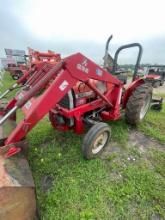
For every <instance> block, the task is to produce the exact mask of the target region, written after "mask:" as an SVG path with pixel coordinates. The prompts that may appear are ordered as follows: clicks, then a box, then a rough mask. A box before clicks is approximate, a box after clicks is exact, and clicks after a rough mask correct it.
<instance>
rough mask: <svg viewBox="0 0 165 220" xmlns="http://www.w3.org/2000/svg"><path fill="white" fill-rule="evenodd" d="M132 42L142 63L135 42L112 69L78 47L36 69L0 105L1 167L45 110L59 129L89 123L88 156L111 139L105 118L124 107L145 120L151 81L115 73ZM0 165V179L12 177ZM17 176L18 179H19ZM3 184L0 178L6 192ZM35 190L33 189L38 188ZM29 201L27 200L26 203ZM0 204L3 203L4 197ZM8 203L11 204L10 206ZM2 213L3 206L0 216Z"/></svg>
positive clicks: (21, 147) (129, 116) (132, 118)
mask: <svg viewBox="0 0 165 220" xmlns="http://www.w3.org/2000/svg"><path fill="white" fill-rule="evenodd" d="M129 47H138V48H139V53H138V58H137V65H138V63H139V62H140V59H141V54H142V51H141V47H140V46H139V44H132V45H127V46H125V47H124V48H120V49H119V51H117V53H116V56H115V59H114V63H113V68H112V69H111V70H107V69H104V68H102V67H100V66H99V65H97V64H96V63H94V62H93V61H92V60H90V59H88V58H87V57H85V56H84V55H83V54H81V53H76V54H73V55H71V56H69V57H66V58H65V59H63V60H61V61H59V62H58V63H57V64H56V65H53V66H51V67H50V66H49V65H48V66H46V67H45V66H44V67H43V68H44V70H43V69H42V70H43V72H42V73H41V75H40V74H39V73H38V71H36V72H34V73H33V74H32V75H31V77H30V78H28V80H27V81H26V83H25V84H24V86H23V87H22V88H20V90H19V92H18V93H17V94H16V95H15V96H14V97H13V98H12V99H11V100H10V101H9V102H8V103H7V104H6V105H5V106H0V107H1V108H0V116H1V118H0V155H1V159H0V163H1V164H2V167H4V163H5V161H6V160H10V159H11V158H16V157H19V155H21V154H20V152H24V151H26V148H27V142H26V139H25V138H26V135H27V134H28V133H29V132H30V131H31V130H32V129H33V127H34V126H35V125H36V124H37V123H38V122H39V121H40V120H41V119H42V118H43V117H44V116H46V115H48V116H49V119H50V123H51V125H52V126H53V127H54V128H55V129H56V130H60V131H68V130H73V131H74V132H75V133H77V134H82V133H83V132H84V131H85V130H86V126H88V127H90V129H89V130H88V132H87V133H86V135H85V137H84V139H83V143H82V153H83V156H84V158H86V159H92V158H95V157H97V156H98V155H99V154H100V153H101V152H102V151H103V150H104V148H105V147H106V146H107V145H109V140H110V137H111V129H110V127H109V126H108V124H107V123H105V122H106V121H115V120H118V119H120V117H121V109H123V110H125V115H126V120H127V122H128V123H131V124H134V125H136V124H137V123H139V122H141V121H142V120H143V118H144V117H145V115H146V113H147V111H148V109H149V107H150V102H151V99H152V87H151V86H150V84H147V83H145V80H143V79H135V77H134V79H133V82H132V83H130V85H129V86H127V88H125V87H124V83H123V81H121V80H120V78H119V77H116V76H115V73H117V75H119V71H117V70H116V66H117V57H118V54H119V52H120V51H121V50H122V49H126V48H129ZM111 71H112V73H111ZM135 73H136V69H135ZM39 75H40V77H39ZM18 109H20V110H22V112H23V114H24V118H23V119H22V120H21V121H20V122H19V123H18V124H17V123H16V112H17V110H18ZM6 126H7V127H8V128H7V129H5V127H6ZM13 155H15V156H14V157H13ZM20 166H21V163H20ZM21 167H22V166H21ZM2 170H4V172H2V171H1V169H0V180H2V179H3V176H4V175H6V176H7V178H9V179H10V182H12V177H11V175H9V173H10V172H7V171H6V169H2ZM17 182H18V184H20V180H18V181H17ZM5 186H6V185H5V184H1V190H4V192H6V191H5ZM26 186H27V185H26ZM29 189H33V184H32V183H29ZM32 194H33V195H34V189H33V193H32ZM6 195H7V194H6ZM29 195H30V193H29ZM23 198H24V197H23ZM28 202H29V200H27V204H29V203H28ZM8 204H11V203H10V202H9V203H8ZM13 204H15V203H13ZM0 205H1V206H2V202H1V204H0ZM27 207H28V205H27V206H26V208H27ZM6 209H10V207H9V206H6ZM34 210H35V202H34V205H33V209H32V211H31V212H30V213H31V214H33V213H34ZM3 214H4V213H1V212H0V219H1V216H3ZM10 217H11V216H10ZM2 219H3V218H2ZM6 219H7V218H6ZM8 219H12V218H8ZM15 219H19V218H15ZM21 219H22V220H24V219H26V218H23V217H22V218H21ZM29 219H30V217H29Z"/></svg>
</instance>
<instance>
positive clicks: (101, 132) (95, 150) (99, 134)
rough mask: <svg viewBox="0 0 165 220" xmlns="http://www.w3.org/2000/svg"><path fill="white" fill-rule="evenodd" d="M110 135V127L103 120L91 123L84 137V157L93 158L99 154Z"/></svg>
mask: <svg viewBox="0 0 165 220" xmlns="http://www.w3.org/2000/svg"><path fill="white" fill-rule="evenodd" d="M110 137H111V129H110V127H109V126H108V125H107V124H106V123H103V122H99V123H97V124H95V125H93V126H92V127H91V128H90V129H89V131H88V132H87V134H86V135H85V137H84V140H83V145H82V153H83V156H84V158H85V159H87V160H89V159H93V158H95V157H97V156H98V155H100V154H101V152H102V151H103V150H104V148H105V147H106V146H107V145H108V143H109V139H110Z"/></svg>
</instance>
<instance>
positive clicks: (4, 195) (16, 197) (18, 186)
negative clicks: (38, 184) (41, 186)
mask: <svg viewBox="0 0 165 220" xmlns="http://www.w3.org/2000/svg"><path fill="white" fill-rule="evenodd" d="M15 126H16V123H15V121H13V120H10V119H8V120H7V121H6V122H5V123H4V124H3V125H2V126H0V144H1V146H0V219H4V220H34V219H35V215H36V200H35V185H34V181H33V177H32V174H31V171H30V168H29V165H28V161H27V159H26V158H25V155H23V153H19V154H17V155H14V156H12V157H9V158H6V153H7V151H9V150H10V149H12V145H11V146H10V145H8V146H3V144H4V140H5V139H6V138H7V137H8V135H9V134H10V133H11V131H12V130H13V129H14V128H15ZM15 147H18V148H22V149H26V148H27V141H25V140H24V141H21V142H18V143H17V144H15Z"/></svg>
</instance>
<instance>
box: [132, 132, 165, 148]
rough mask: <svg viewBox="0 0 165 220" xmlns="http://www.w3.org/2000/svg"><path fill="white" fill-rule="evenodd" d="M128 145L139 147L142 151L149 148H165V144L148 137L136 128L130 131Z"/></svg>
mask: <svg viewBox="0 0 165 220" xmlns="http://www.w3.org/2000/svg"><path fill="white" fill-rule="evenodd" d="M128 145H130V146H133V147H138V148H139V150H141V151H145V150H146V149H148V148H155V149H161V150H165V145H163V144H160V143H159V142H158V141H156V140H154V139H153V138H151V137H148V136H146V135H144V134H143V133H142V132H139V131H136V130H134V131H132V132H131V133H130V135H129V141H128Z"/></svg>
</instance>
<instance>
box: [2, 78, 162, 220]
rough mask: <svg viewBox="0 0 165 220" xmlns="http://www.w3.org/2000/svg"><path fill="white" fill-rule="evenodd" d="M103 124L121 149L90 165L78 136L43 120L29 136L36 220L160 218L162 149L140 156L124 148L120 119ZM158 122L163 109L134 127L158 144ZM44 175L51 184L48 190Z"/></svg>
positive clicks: (124, 130)
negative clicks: (36, 208) (156, 140)
mask: <svg viewBox="0 0 165 220" xmlns="http://www.w3.org/2000/svg"><path fill="white" fill-rule="evenodd" d="M7 79H8V78H7ZM7 79H5V81H4V84H6V81H7ZM109 124H110V125H111V127H112V141H113V142H116V143H117V144H118V146H119V147H120V148H121V149H122V150H121V151H117V152H111V153H109V155H108V156H107V157H106V159H95V160H90V161H86V160H84V159H83V156H82V153H81V143H82V138H83V135H81V136H79V135H76V134H74V133H73V132H71V131H70V132H66V133H64V132H57V131H55V130H54V129H53V128H52V127H51V125H50V123H49V121H48V118H47V117H45V118H44V119H43V120H42V121H41V122H40V123H39V124H38V125H37V126H36V127H35V128H34V129H33V131H32V132H30V133H29V135H28V137H27V138H28V141H29V146H30V147H29V163H30V166H31V169H32V172H33V176H34V179H35V183H36V192H37V201H38V206H39V210H40V213H41V219H42V220H54V219H56V220H118V219H122V220H124V219H125V220H127V219H128V220H129V219H130V220H132V219H133V220H134V219H137V220H139V219H144V220H146V219H148V220H149V219H165V211H164V210H165V187H164V186H165V177H164V166H165V159H164V158H165V153H164V151H163V150H161V149H159V148H150V149H149V150H146V151H145V152H143V153H142V152H141V151H140V148H138V147H137V146H134V147H131V146H127V141H128V138H129V133H130V132H131V129H132V128H131V127H130V126H128V125H127V124H126V123H125V120H124V119H121V120H119V121H116V122H109ZM164 124H165V117H164V110H163V112H161V113H159V112H152V111H150V113H149V114H148V116H147V117H146V119H145V121H144V123H143V124H141V125H140V126H139V128H138V129H140V130H141V131H143V132H144V133H145V134H149V135H151V136H152V137H155V138H156V139H158V140H160V141H162V142H163V140H164V139H163V130H162V129H163V128H164ZM155 129H157V130H155ZM151 130H152V132H151ZM149 131H150V133H149ZM156 131H157V132H158V133H159V135H158V134H157V132H156ZM111 144H112V143H111ZM45 177H49V180H51V181H50V183H49V184H48V185H49V187H48V186H45V184H44V182H43V179H44V178H45Z"/></svg>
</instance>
